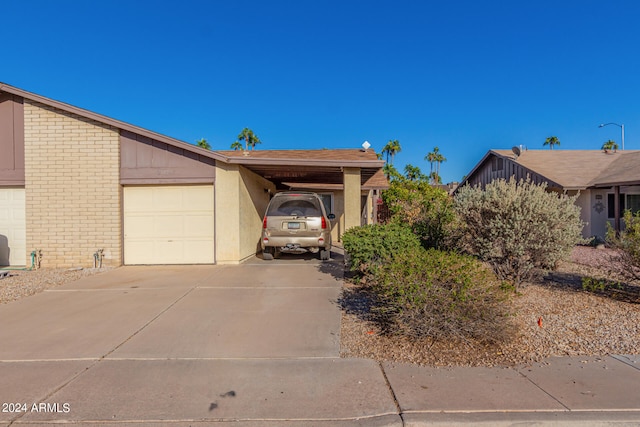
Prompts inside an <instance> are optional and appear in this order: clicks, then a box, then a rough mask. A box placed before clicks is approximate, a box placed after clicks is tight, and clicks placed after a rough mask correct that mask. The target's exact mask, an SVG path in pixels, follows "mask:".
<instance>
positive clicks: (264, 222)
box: [262, 216, 267, 228]
mask: <svg viewBox="0 0 640 427" xmlns="http://www.w3.org/2000/svg"><path fill="white" fill-rule="evenodd" d="M262 228H267V217H266V216H265V217H264V219H263V220H262Z"/></svg>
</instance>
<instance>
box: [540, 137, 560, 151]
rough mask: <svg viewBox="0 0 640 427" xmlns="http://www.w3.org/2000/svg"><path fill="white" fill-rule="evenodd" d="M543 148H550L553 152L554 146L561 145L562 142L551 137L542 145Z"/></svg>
mask: <svg viewBox="0 0 640 427" xmlns="http://www.w3.org/2000/svg"><path fill="white" fill-rule="evenodd" d="M542 145H543V146H547V145H548V146H549V149H550V150H553V146H554V145H558V146H559V145H560V140H559V139H558V137H557V136H550V137H548V138H547V139H545V141H544V143H543V144H542Z"/></svg>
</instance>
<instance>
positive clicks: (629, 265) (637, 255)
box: [607, 210, 640, 280]
mask: <svg viewBox="0 0 640 427" xmlns="http://www.w3.org/2000/svg"><path fill="white" fill-rule="evenodd" d="M623 219H624V225H625V229H624V231H622V232H620V235H619V236H616V233H615V230H613V229H612V228H611V226H609V227H608V230H607V241H608V242H609V244H611V245H612V246H613V247H615V248H617V249H619V250H620V254H621V256H620V263H621V265H622V271H620V272H619V273H622V274H623V275H624V276H626V277H628V278H631V279H637V280H640V211H638V212H636V213H635V215H634V214H632V213H631V211H630V210H626V211H624V214H623ZM607 225H608V224H607Z"/></svg>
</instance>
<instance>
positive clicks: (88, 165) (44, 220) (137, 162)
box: [0, 83, 388, 267]
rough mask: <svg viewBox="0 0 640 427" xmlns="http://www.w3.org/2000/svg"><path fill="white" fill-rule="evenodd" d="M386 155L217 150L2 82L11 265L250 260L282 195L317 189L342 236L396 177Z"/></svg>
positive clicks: (2, 190)
mask: <svg viewBox="0 0 640 427" xmlns="http://www.w3.org/2000/svg"><path fill="white" fill-rule="evenodd" d="M383 164H384V162H383V161H380V160H378V159H377V157H376V155H375V153H374V152H373V151H371V150H369V151H364V150H359V149H352V150H256V151H251V152H247V153H244V154H243V152H242V151H237V152H234V151H209V150H205V149H202V148H199V147H197V146H195V145H192V144H188V143H186V142H183V141H179V140H176V139H173V138H170V137H168V136H165V135H161V134H158V133H155V132H152V131H149V130H146V129H143V128H140V127H137V126H133V125H130V124H128V123H124V122H121V121H118V120H114V119H112V118H109V117H105V116H102V115H99V114H96V113H93V112H90V111H87V110H83V109H80V108H77V107H74V106H71V105H68V104H64V103H62V102H58V101H54V100H51V99H48V98H45V97H42V96H40V95H36V94H33V93H29V92H26V91H24V90H21V89H18V88H15V87H12V86H9V85H5V84H2V83H0V265H15V266H21V265H27V266H28V265H30V258H29V254H30V253H31V252H32V251H33V250H36V249H40V250H41V251H42V255H43V260H42V266H45V267H72V266H84V267H89V266H91V265H93V261H94V254H95V253H97V251H98V250H99V249H103V250H104V264H105V265H109V266H119V265H122V264H201V263H204V264H209V263H238V262H240V261H242V260H244V259H246V258H248V257H250V256H252V255H254V254H255V253H256V250H257V248H258V245H259V239H260V232H261V227H262V216H263V214H264V211H265V209H266V206H267V203H268V202H269V199H270V197H271V195H273V194H274V193H275V192H276V191H281V190H286V189H289V188H305V186H306V187H309V188H313V189H315V190H316V191H318V192H320V193H321V194H323V198H324V199H325V200H326V202H325V203H327V204H329V205H330V207H329V208H330V210H332V211H333V213H334V214H335V215H336V220H335V221H334V222H335V224H334V236H335V237H336V238H337V237H339V234H341V233H342V232H343V231H344V230H346V229H348V228H350V227H353V226H357V225H360V224H361V223H362V222H363V220H362V216H363V205H365V207H366V206H370V205H371V202H370V200H372V199H373V197H374V192H376V191H379V190H380V189H382V188H386V187H387V186H388V184H387V182H386V180H384V179H382V180H381V179H380V176H381V169H382V166H383ZM363 200H364V201H365V202H364V203H363ZM364 212H366V215H367V218H369V217H370V214H369V213H367V212H369V210H366V211H364ZM368 221H369V220H368V219H367V221H365V222H368Z"/></svg>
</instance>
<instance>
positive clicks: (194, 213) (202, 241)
mask: <svg viewBox="0 0 640 427" xmlns="http://www.w3.org/2000/svg"><path fill="white" fill-rule="evenodd" d="M123 211H124V231H125V238H124V240H125V248H124V249H125V252H124V254H125V264H208V263H213V262H214V261H215V260H214V248H213V245H214V224H213V221H214V219H213V218H214V217H213V186H212V185H198V186H193V185H191V186H180V185H174V186H147V187H144V186H140V187H125V188H124V209H123Z"/></svg>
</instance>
